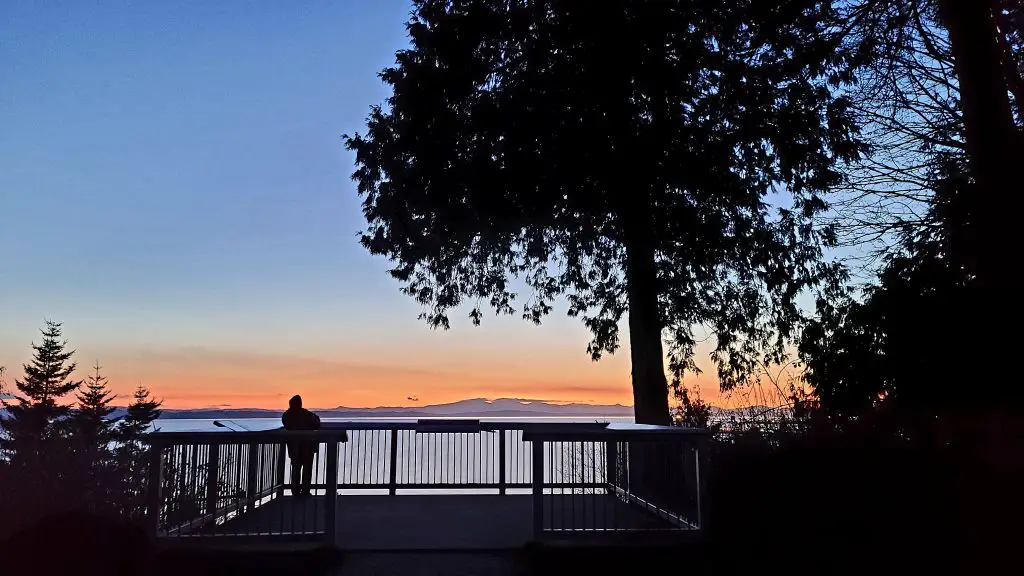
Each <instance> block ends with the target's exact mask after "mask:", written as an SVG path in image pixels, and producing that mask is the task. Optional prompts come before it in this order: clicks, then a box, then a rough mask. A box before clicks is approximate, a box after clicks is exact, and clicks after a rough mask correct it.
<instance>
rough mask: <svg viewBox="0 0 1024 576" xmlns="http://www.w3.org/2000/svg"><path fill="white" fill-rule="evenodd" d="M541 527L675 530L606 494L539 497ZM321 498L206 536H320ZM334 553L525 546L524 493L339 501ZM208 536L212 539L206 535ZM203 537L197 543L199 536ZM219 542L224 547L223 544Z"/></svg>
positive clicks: (273, 506) (528, 515)
mask: <svg viewBox="0 0 1024 576" xmlns="http://www.w3.org/2000/svg"><path fill="white" fill-rule="evenodd" d="M544 511H545V514H544V528H545V530H552V531H555V532H554V533H553V534H554V535H555V536H556V537H557V536H558V535H559V534H564V535H566V536H577V535H579V534H580V531H582V530H586V531H589V532H591V533H593V532H594V531H607V530H624V531H625V530H629V531H660V530H665V529H670V528H675V526H673V525H671V524H669V523H668V522H666V521H665V520H663V519H661V518H658V517H657V516H655V515H654V514H652V513H649V512H647V511H645V510H643V509H641V508H639V507H637V506H633V505H628V504H626V503H625V502H623V501H622V500H620V499H618V498H614V497H612V496H608V495H603V494H602V495H593V494H588V495H583V494H577V495H569V494H566V495H558V494H555V495H545V496H544ZM324 528H325V514H324V502H323V497H322V496H319V497H318V496H313V497H309V498H305V499H298V498H294V497H292V496H284V497H281V498H276V499H274V500H271V501H269V502H266V503H264V504H263V505H262V506H259V507H257V508H256V509H254V510H252V511H250V512H247V513H244V514H241V515H239V516H237V517H235V518H232V519H230V520H228V521H227V522H225V523H224V524H222V525H220V526H218V527H217V528H216V530H215V532H214V534H209V533H208V535H207V538H209V537H210V536H214V535H219V536H224V537H225V538H224V539H225V540H235V539H236V538H230V536H238V537H249V538H251V537H273V536H275V535H279V534H299V536H298V539H301V538H302V536H301V534H305V535H306V538H308V539H310V540H312V539H320V540H321V541H322V538H323V534H324V532H325V530H324ZM336 530H337V532H336V533H337V540H336V544H337V546H338V547H340V548H342V549H347V550H432V551H438V550H503V549H504V550H507V549H512V548H520V547H522V546H524V545H526V544H527V543H528V542H530V541H531V540H533V536H534V534H533V498H532V496H530V495H516V494H506V495H492V494H474V495H451V494H443V495H395V496H384V495H382V496H369V495H359V496H339V497H338V517H337V528H336ZM214 538H216V536H214ZM204 539H205V538H204ZM225 543H226V542H225Z"/></svg>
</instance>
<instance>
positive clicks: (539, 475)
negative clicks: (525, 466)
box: [532, 440, 544, 541]
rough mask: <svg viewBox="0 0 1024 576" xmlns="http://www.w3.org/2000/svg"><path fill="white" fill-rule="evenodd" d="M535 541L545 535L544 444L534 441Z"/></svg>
mask: <svg viewBox="0 0 1024 576" xmlns="http://www.w3.org/2000/svg"><path fill="white" fill-rule="evenodd" d="M532 442H533V464H532V466H533V539H534V540H536V541H539V540H540V539H541V536H543V533H544V442H543V441H541V440H533V441H532Z"/></svg>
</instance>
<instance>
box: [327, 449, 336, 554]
mask: <svg viewBox="0 0 1024 576" xmlns="http://www.w3.org/2000/svg"><path fill="white" fill-rule="evenodd" d="M326 472H327V478H326V479H325V482H326V483H327V494H326V495H325V498H326V500H327V510H326V511H325V513H324V522H325V523H326V524H327V525H326V526H324V534H325V537H326V538H327V544H328V545H330V546H335V545H337V542H336V540H335V539H336V538H337V531H338V438H336V437H332V438H328V439H327V471H326Z"/></svg>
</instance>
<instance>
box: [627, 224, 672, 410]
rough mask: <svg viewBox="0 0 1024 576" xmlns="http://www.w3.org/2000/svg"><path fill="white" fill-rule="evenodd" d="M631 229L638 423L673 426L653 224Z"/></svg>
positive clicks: (633, 359)
mask: <svg viewBox="0 0 1024 576" xmlns="http://www.w3.org/2000/svg"><path fill="white" fill-rule="evenodd" d="M630 228H631V230H630V231H631V232H633V234H627V241H626V287H627V295H628V298H629V359H630V363H631V364H632V368H633V370H632V374H633V414H634V417H635V419H636V422H637V423H638V424H661V425H668V424H670V423H671V417H670V416H669V411H668V380H667V379H666V378H665V355H664V350H663V349H662V344H661V329H662V319H661V313H660V312H659V310H658V275H657V270H656V269H655V264H654V246H653V243H652V242H651V241H650V232H649V231H650V225H649V224H648V225H647V226H644V225H642V224H639V225H638V226H636V227H629V228H627V229H630Z"/></svg>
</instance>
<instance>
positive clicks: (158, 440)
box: [147, 420, 706, 543]
mask: <svg viewBox="0 0 1024 576" xmlns="http://www.w3.org/2000/svg"><path fill="white" fill-rule="evenodd" d="M342 430H344V431H345V432H344V433H345V434H346V435H347V441H343V438H342V435H343V432H342ZM705 439H706V434H705V433H704V432H703V431H692V430H686V429H680V428H650V427H646V428H645V427H625V428H623V429H618V428H614V427H606V425H604V424H597V423H594V424H588V423H574V424H533V423H508V422H479V421H475V420H423V421H418V422H365V421H364V422H345V423H340V422H332V423H325V429H322V430H319V431H315V432H285V431H280V430H275V431H266V432H177V433H174V432H171V433H157V434H154V435H153V438H152V444H153V448H154V449H153V451H152V452H151V458H152V460H151V466H150V470H151V471H152V473H151V477H150V484H149V498H148V514H147V518H148V520H149V523H150V526H149V528H150V531H151V532H152V533H153V534H154V535H155V536H157V537H161V538H178V539H181V538H200V537H215V536H247V537H267V538H290V539H310V540H319V539H324V540H326V541H327V542H332V543H333V542H334V541H335V530H336V523H337V517H338V500H339V495H341V496H342V497H348V496H355V495H359V494H372V493H378V494H389V495H398V494H407V493H412V494H432V493H445V494H466V495H467V496H469V495H472V494H486V493H491V494H509V495H514V494H521V495H524V496H525V495H532V496H533V504H532V506H533V508H532V514H533V523H534V525H533V537H534V538H535V539H552V538H562V537H567V536H576V535H579V534H590V535H594V534H610V533H627V532H673V533H678V532H692V531H699V529H700V527H701V526H702V525H703V517H702V512H703V511H702V510H701V500H702V490H703V486H702V479H703V477H704V476H705V475H706V462H704V460H703V458H704V455H705V454H706V451H705V450H702V446H703V442H704V440H705ZM295 440H306V441H315V442H316V443H317V444H318V446H319V449H318V452H317V458H316V460H315V461H314V465H313V470H312V484H311V488H312V490H311V495H310V496H309V497H306V498H303V497H300V496H298V495H297V494H296V493H295V491H294V490H293V486H292V485H291V461H290V459H289V458H288V454H287V450H286V447H285V446H286V443H287V442H288V441H295ZM535 464H536V465H535ZM702 467H703V468H702Z"/></svg>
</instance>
